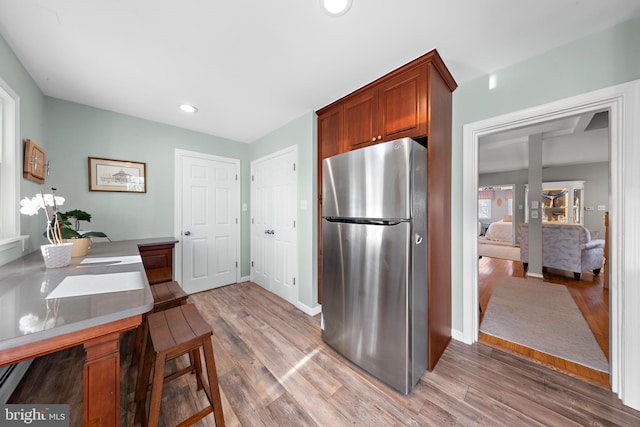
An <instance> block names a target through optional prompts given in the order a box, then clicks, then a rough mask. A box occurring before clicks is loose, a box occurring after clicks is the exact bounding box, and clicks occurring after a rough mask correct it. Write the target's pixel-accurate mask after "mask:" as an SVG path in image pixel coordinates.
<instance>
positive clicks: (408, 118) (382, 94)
mask: <svg viewBox="0 0 640 427" xmlns="http://www.w3.org/2000/svg"><path fill="white" fill-rule="evenodd" d="M427 72H428V71H427V68H426V67H424V66H421V67H416V68H412V69H410V70H407V71H405V72H403V73H400V74H398V75H397V76H395V77H392V78H391V79H389V80H387V81H386V82H384V83H382V84H381V85H380V89H379V92H378V103H379V113H378V117H379V120H380V125H379V128H380V132H381V133H382V135H381V136H382V140H383V141H390V140H393V139H397V138H404V137H410V138H419V137H423V136H426V135H427ZM378 142H380V141H378Z"/></svg>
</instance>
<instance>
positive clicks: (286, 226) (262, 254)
mask: <svg viewBox="0 0 640 427" xmlns="http://www.w3.org/2000/svg"><path fill="white" fill-rule="evenodd" d="M296 159H297V148H296V147H292V148H289V149H286V150H283V151H281V152H278V153H275V154H273V155H271V156H268V157H265V158H263V159H259V160H256V161H254V162H252V163H251V179H252V181H251V195H252V197H251V200H252V201H251V213H252V215H251V216H252V219H251V221H252V224H251V230H252V234H251V248H252V251H251V253H252V254H251V255H252V258H251V259H252V270H251V272H252V280H253V281H254V282H256V283H257V284H259V285H260V286H262V287H264V288H265V289H267V290H269V291H271V292H273V293H275V294H276V295H278V296H280V297H282V298H284V299H285V300H287V301H289V302H291V303H294V304H295V303H296V302H297V300H298V291H297V286H296V282H295V281H296V276H297V263H298V257H297V228H296V227H297V224H296V222H297V200H298V189H297V172H296Z"/></svg>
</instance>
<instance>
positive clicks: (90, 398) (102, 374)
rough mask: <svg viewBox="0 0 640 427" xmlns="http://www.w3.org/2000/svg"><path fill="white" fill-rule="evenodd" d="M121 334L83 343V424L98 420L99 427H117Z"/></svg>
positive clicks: (118, 417)
mask: <svg viewBox="0 0 640 427" xmlns="http://www.w3.org/2000/svg"><path fill="white" fill-rule="evenodd" d="M119 338H120V333H119V332H113V333H111V334H108V335H104V336H101V337H98V338H95V339H92V340H90V341H87V342H85V343H84V349H85V351H86V352H87V358H86V359H85V362H84V420H85V422H86V421H89V420H93V419H99V420H100V425H101V426H105V427H106V426H114V427H116V426H118V425H120V351H119V349H118V343H119Z"/></svg>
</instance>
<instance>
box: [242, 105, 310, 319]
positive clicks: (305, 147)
mask: <svg viewBox="0 0 640 427" xmlns="http://www.w3.org/2000/svg"><path fill="white" fill-rule="evenodd" d="M316 135H317V132H316V115H315V113H311V112H310V113H307V114H304V115H303V116H301V117H299V118H297V119H295V120H293V121H292V122H289V123H288V124H286V125H285V126H283V127H281V128H279V129H277V130H275V131H273V132H271V133H269V134H268V135H266V136H264V137H262V138H260V139H258V140H257V141H255V142H253V143H252V144H251V149H250V159H251V161H253V160H256V159H260V158H262V157H265V156H268V155H269V154H271V153H275V152H277V151H280V150H282V149H284V148H287V147H291V146H293V145H296V146H297V147H298V165H297V166H298V168H297V169H298V276H299V278H298V281H297V284H298V300H299V301H300V302H301V303H302V304H304V305H306V306H307V307H309V308H315V307H316V306H317V305H318V281H317V263H316V262H315V260H316V259H317V238H316V236H317V231H316V230H317V228H316V220H315V218H316V215H315V212H316V211H317V204H316V196H315V195H316V194H317V191H316V188H317V187H316V180H317V179H316V177H317V170H316V158H317V150H316V147H317V137H316ZM301 201H306V204H307V208H306V209H300V202H301Z"/></svg>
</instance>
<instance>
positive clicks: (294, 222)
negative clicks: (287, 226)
mask: <svg viewBox="0 0 640 427" xmlns="http://www.w3.org/2000/svg"><path fill="white" fill-rule="evenodd" d="M293 228H296V221H295V220H294V221H293Z"/></svg>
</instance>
